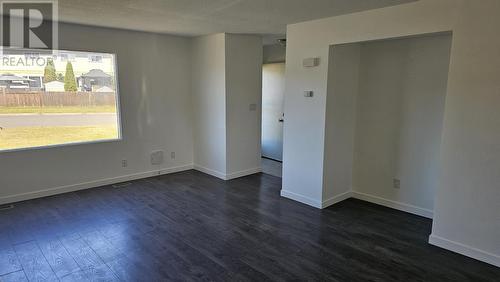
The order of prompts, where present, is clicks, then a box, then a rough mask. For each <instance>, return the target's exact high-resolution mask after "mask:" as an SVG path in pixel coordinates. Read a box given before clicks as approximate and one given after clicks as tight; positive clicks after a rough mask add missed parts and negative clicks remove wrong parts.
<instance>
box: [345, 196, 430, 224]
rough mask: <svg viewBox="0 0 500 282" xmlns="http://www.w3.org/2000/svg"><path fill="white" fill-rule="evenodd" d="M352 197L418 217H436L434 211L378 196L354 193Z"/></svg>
mask: <svg viewBox="0 0 500 282" xmlns="http://www.w3.org/2000/svg"><path fill="white" fill-rule="evenodd" d="M352 197H353V198H355V199H359V200H363V201H367V202H370V203H374V204H377V205H381V206H385V207H389V208H393V209H396V210H400V211H404V212H408V213H412V214H416V215H419V216H423V217H427V218H431V219H432V218H433V216H434V212H433V211H432V210H429V209H424V208H421V207H417V206H414V205H410V204H406V203H402V202H397V201H393V200H388V199H384V198H381V197H378V196H373V195H369V194H365V193H361V192H356V191H353V192H352Z"/></svg>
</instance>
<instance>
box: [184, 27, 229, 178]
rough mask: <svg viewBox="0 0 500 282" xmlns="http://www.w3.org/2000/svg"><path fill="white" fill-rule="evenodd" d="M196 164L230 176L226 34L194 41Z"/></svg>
mask: <svg viewBox="0 0 500 282" xmlns="http://www.w3.org/2000/svg"><path fill="white" fill-rule="evenodd" d="M191 53H192V61H191V69H192V70H193V71H192V79H191V83H192V97H193V101H192V103H193V113H194V114H193V116H194V127H193V129H194V134H193V135H194V164H195V168H196V169H198V170H200V171H203V172H205V173H208V174H211V175H214V176H217V177H220V178H224V177H225V175H226V166H227V165H226V163H227V157H226V35H225V34H223V33H220V34H214V35H207V36H201V37H196V38H194V39H193V40H192V49H191Z"/></svg>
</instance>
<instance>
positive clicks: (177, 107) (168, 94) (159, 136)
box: [0, 24, 193, 203]
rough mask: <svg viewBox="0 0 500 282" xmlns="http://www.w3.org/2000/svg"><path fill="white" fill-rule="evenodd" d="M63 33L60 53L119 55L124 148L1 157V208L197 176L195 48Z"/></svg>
mask: <svg viewBox="0 0 500 282" xmlns="http://www.w3.org/2000/svg"><path fill="white" fill-rule="evenodd" d="M59 32H60V35H59V39H60V44H59V47H60V49H67V50H81V51H97V52H110V53H116V54H117V64H118V82H119V90H120V104H121V116H122V127H123V140H122V141H116V142H108V143H97V144H84V145H74V146H65V147H57V148H48V149H39V150H27V151H17V152H9V153H1V154H0V203H5V202H13V201H17V200H23V199H28V198H32V197H36V196H43V195H48V194H53V193H58V192H64V191H70V190H75V189H81V188H89V187H92V186H98V185H100V184H105V183H110V182H118V181H123V180H127V179H129V178H137V177H145V176H150V175H152V174H158V171H161V172H166V171H172V170H179V169H187V168H190V167H191V166H192V162H193V153H192V151H193V150H192V146H193V145H192V144H193V143H192V140H193V137H192V117H191V116H192V107H191V99H190V79H189V78H190V75H191V69H190V60H191V59H190V58H191V53H190V48H189V47H190V40H189V39H186V38H181V37H176V36H166V35H157V34H149V33H140V32H132V31H123V30H113V29H106V28H95V27H85V26H78V25H70V24H61V25H60V26H59ZM153 150H164V151H165V153H166V154H165V155H166V158H165V161H166V162H165V163H164V164H163V165H161V166H153V165H151V164H150V153H151V151H153ZM171 151H175V152H176V158H175V159H170V158H169V156H170V153H169V152H171ZM122 159H127V160H128V167H127V168H122V167H121V160H122Z"/></svg>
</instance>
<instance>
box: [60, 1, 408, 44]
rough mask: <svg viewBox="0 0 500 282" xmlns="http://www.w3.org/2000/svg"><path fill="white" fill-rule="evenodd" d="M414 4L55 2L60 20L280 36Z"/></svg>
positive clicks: (172, 31) (194, 32)
mask: <svg viewBox="0 0 500 282" xmlns="http://www.w3.org/2000/svg"><path fill="white" fill-rule="evenodd" d="M411 1H414V0H59V20H60V21H64V22H72V23H80V24H87V25H95V26H105V27H114V28H124V29H131V30H140V31H150V32H159V33H170V34H180V35H188V36H195V35H203V34H211V33H218V32H229V33H251V34H284V33H285V31H286V25H287V24H290V23H297V22H301V21H306V20H312V19H318V18H324V17H330V16H335V15H340V14H347V13H352V12H357V11H362V10H368V9H375V8H380V7H385V6H391V5H397V4H401V3H406V2H411Z"/></svg>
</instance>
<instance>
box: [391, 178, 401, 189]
mask: <svg viewBox="0 0 500 282" xmlns="http://www.w3.org/2000/svg"><path fill="white" fill-rule="evenodd" d="M392 186H393V187H394V189H400V188H401V180H399V179H397V178H394V179H392Z"/></svg>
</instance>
